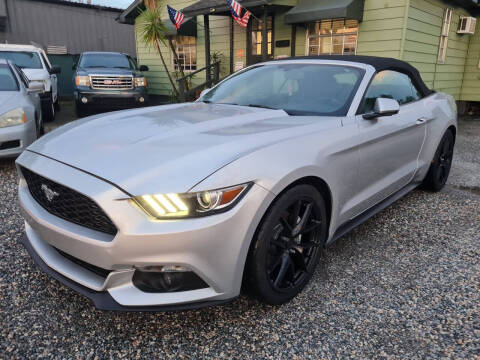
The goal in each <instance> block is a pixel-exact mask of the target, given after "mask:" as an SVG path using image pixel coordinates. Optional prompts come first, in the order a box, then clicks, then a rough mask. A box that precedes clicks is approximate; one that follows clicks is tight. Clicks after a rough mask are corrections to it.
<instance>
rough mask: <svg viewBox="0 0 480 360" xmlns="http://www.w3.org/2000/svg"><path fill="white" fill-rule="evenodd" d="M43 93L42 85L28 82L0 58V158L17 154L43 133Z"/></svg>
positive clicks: (10, 64)
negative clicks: (41, 97) (41, 101)
mask: <svg viewBox="0 0 480 360" xmlns="http://www.w3.org/2000/svg"><path fill="white" fill-rule="evenodd" d="M42 92H43V84H42V83H40V82H32V83H30V82H29V81H28V79H27V78H26V76H25V75H24V74H23V72H22V70H20V69H19V68H18V67H17V66H16V65H14V64H13V63H11V62H9V61H6V60H1V59H0V157H14V156H18V155H20V154H21V153H22V151H23V150H24V149H26V148H27V146H29V145H30V144H31V143H32V142H34V141H35V140H37V139H38V138H39V137H40V136H41V135H42V134H43V120H42V109H41V104H40V97H39V96H38V94H39V93H42Z"/></svg>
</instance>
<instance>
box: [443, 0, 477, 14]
mask: <svg viewBox="0 0 480 360" xmlns="http://www.w3.org/2000/svg"><path fill="white" fill-rule="evenodd" d="M450 2H451V3H454V4H456V5H458V6H460V7H462V8H464V9H465V10H467V11H468V12H469V13H470V14H471V15H473V16H479V15H480V7H479V4H478V1H475V0H451V1H450Z"/></svg>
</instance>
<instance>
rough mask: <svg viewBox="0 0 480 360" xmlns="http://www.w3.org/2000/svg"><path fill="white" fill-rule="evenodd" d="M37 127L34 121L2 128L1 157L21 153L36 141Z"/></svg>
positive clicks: (0, 139)
mask: <svg viewBox="0 0 480 360" xmlns="http://www.w3.org/2000/svg"><path fill="white" fill-rule="evenodd" d="M35 138H36V129H35V123H34V121H27V123H26V124H22V125H17V126H11V127H6V128H0V158H2V157H15V156H18V155H20V154H21V153H22V152H23V151H24V150H25V149H26V148H27V147H28V146H29V145H30V144H31V143H33V142H34V141H35Z"/></svg>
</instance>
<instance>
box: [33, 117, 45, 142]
mask: <svg viewBox="0 0 480 360" xmlns="http://www.w3.org/2000/svg"><path fill="white" fill-rule="evenodd" d="M35 125H36V135H37V139H40V138H41V137H42V136H43V135H45V127H44V124H43V119H42V118H40V119H38V116H36V117H35Z"/></svg>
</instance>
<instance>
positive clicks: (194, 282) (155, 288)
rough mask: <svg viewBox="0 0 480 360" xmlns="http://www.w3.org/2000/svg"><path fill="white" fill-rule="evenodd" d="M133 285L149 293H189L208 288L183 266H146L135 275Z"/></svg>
mask: <svg viewBox="0 0 480 360" xmlns="http://www.w3.org/2000/svg"><path fill="white" fill-rule="evenodd" d="M133 284H134V285H135V286H136V287H137V288H139V289H140V290H142V291H144V292H148V293H165V292H178V291H189V290H197V289H204V288H208V285H207V284H206V283H205V281H203V280H202V279H200V277H199V276H198V275H197V274H195V273H194V272H192V271H189V269H187V268H185V267H183V266H177V265H167V266H146V267H142V268H139V269H137V270H136V271H135V274H134V275H133Z"/></svg>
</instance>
